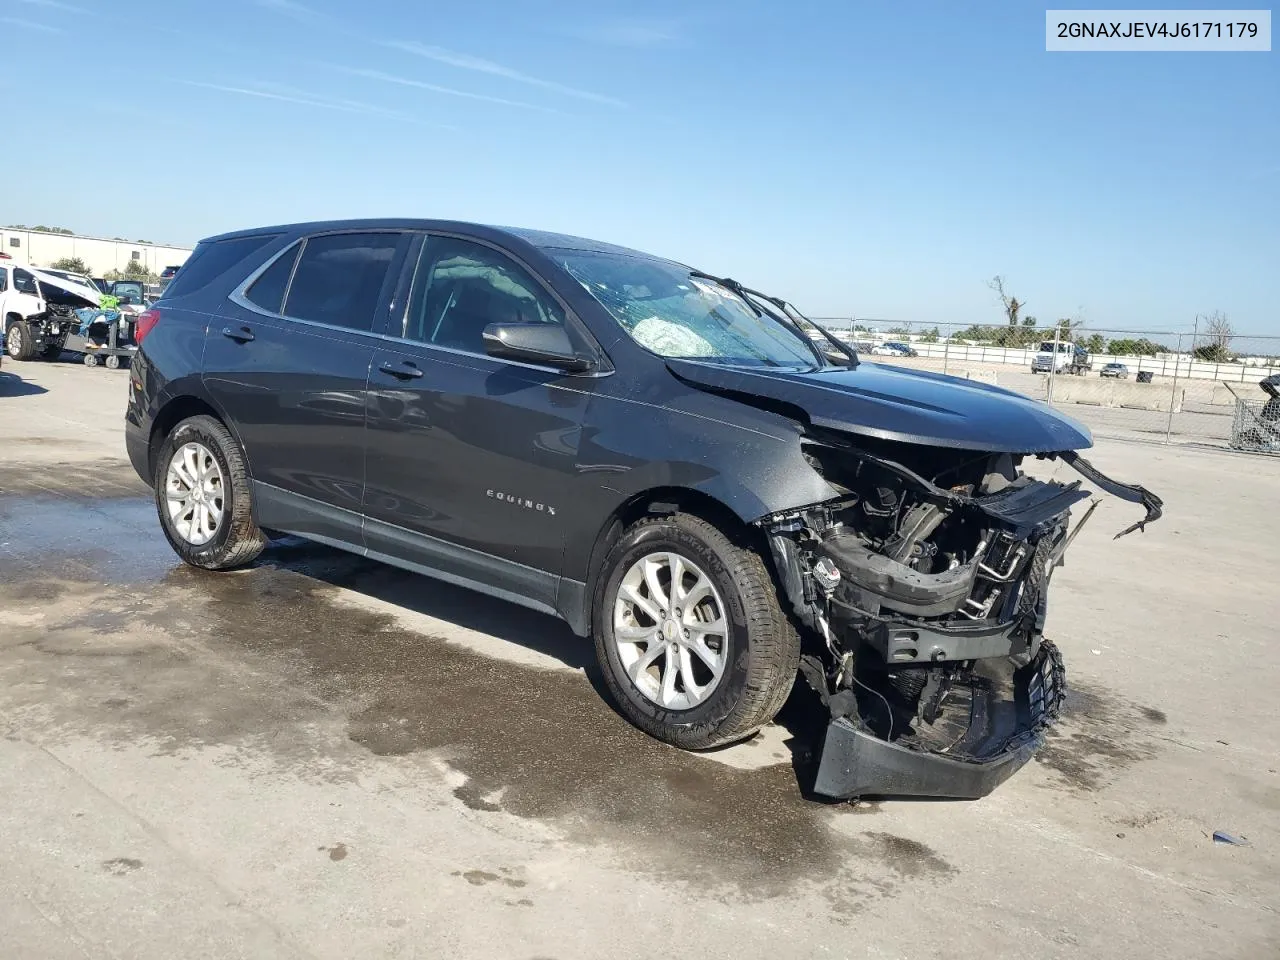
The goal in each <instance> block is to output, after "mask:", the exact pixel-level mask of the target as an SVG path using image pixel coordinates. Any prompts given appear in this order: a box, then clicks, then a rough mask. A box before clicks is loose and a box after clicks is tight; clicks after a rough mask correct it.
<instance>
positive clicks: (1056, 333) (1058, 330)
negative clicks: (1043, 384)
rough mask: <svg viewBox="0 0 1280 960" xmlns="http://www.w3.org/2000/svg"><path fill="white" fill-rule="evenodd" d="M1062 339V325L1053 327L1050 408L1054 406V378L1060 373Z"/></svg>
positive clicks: (1058, 324)
mask: <svg viewBox="0 0 1280 960" xmlns="http://www.w3.org/2000/svg"><path fill="white" fill-rule="evenodd" d="M1061 339H1062V324H1061V323H1055V324H1054V325H1053V361H1052V362H1051V363H1050V364H1049V395H1048V401H1049V406H1053V378H1054V376H1055V375H1056V374H1057V372H1058V343H1059V342H1060V341H1061Z"/></svg>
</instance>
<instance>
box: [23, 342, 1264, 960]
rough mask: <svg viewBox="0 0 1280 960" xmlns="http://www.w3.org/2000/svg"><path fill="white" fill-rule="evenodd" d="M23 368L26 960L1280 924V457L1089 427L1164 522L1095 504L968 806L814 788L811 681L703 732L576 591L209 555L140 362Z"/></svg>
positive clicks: (1245, 946)
mask: <svg viewBox="0 0 1280 960" xmlns="http://www.w3.org/2000/svg"><path fill="white" fill-rule="evenodd" d="M4 371H5V372H4V373H3V374H0V413H2V414H3V416H0V850H2V851H3V853H4V857H3V863H4V866H3V869H0V956H3V957H5V958H6V960H8V958H13V960H22V958H62V957H85V956H89V957H120V958H126V957H127V958H152V957H154V958H165V960H169V958H173V957H183V958H198V957H218V958H222V957H253V958H260V957H333V958H339V957H342V958H346V957H350V956H353V955H360V956H365V957H414V956H423V957H427V956H432V957H434V956H442V955H443V956H450V957H460V958H471V957H476V958H480V957H486V958H487V957H503V958H507V957H511V958H526V960H533V958H544V960H545V958H559V960H568V958H575V957H584V958H587V957H589V958H597V957H601V956H609V957H614V958H632V957H635V958H641V957H654V956H670V957H700V958H703V957H705V958H715V957H726V958H728V957H735V958H740V957H742V956H750V957H754V956H761V957H765V956H768V957H797V958H798V957H804V958H811V957H815V956H824V955H831V956H840V957H902V958H912V960H917V958H929V957H946V958H948V960H964V958H969V957H975V958H977V957H982V958H989V957H992V956H997V957H1004V956H1011V957H1012V956H1019V957H1022V956H1036V957H1045V958H1051V957H1090V958H1113V957H1114V958H1122V957H1123V958H1131V957H1148V956H1152V957H1155V956H1158V957H1161V958H1162V960H1168V958H1182V957H1185V958H1196V960H1202V958H1211V957H1213V958H1218V957H1220V958H1235V960H1254V958H1262V957H1268V956H1276V955H1277V954H1278V953H1280V916H1278V915H1277V909H1278V905H1280V896H1278V895H1277V894H1278V892H1280V891H1278V889H1277V888H1278V887H1280V881H1278V880H1277V877H1278V876H1280V853H1278V851H1280V774H1277V767H1278V766H1280V749H1278V748H1277V740H1278V734H1280V720H1277V716H1276V710H1275V706H1274V704H1275V696H1274V691H1275V689H1276V688H1277V686H1278V685H1280V683H1278V681H1280V669H1278V668H1277V666H1276V658H1275V657H1274V655H1273V651H1272V649H1271V647H1272V644H1273V643H1274V638H1275V634H1276V626H1277V624H1280V590H1277V589H1276V587H1275V584H1276V575H1275V567H1274V563H1275V544H1276V542H1277V540H1278V535H1280V509H1278V507H1277V505H1278V504H1280V462H1277V461H1276V460H1264V459H1251V458H1246V457H1242V456H1237V455H1230V454H1220V453H1210V452H1204V451H1197V450H1192V449H1185V448H1183V449H1178V448H1164V447H1159V446H1151V445H1141V444H1119V443H1113V442H1100V443H1099V445H1098V448H1097V450H1096V451H1095V452H1094V455H1093V459H1094V461H1095V462H1096V463H1097V464H1098V465H1099V466H1101V467H1102V468H1103V469H1105V470H1106V471H1107V472H1109V473H1112V474H1113V475H1115V476H1117V477H1120V478H1123V479H1132V480H1134V481H1138V482H1142V483H1144V484H1147V485H1149V486H1150V487H1151V488H1153V489H1155V490H1156V491H1157V492H1158V493H1160V494H1161V495H1162V496H1163V497H1164V498H1165V501H1166V504H1167V516H1166V519H1165V520H1162V521H1161V522H1160V523H1157V524H1155V525H1154V526H1152V527H1151V528H1150V529H1149V530H1148V532H1147V533H1146V534H1143V535H1138V534H1135V535H1133V536H1131V537H1127V538H1125V539H1123V540H1120V541H1118V542H1112V541H1111V539H1110V538H1111V535H1112V534H1113V533H1114V532H1115V531H1116V530H1118V529H1120V528H1121V527H1122V526H1124V525H1126V524H1127V523H1128V522H1129V520H1130V519H1131V516H1130V514H1131V512H1132V509H1133V508H1131V507H1129V506H1127V505H1125V504H1121V503H1118V502H1115V501H1106V502H1104V504H1103V506H1102V507H1101V508H1100V509H1099V511H1098V513H1097V515H1096V516H1095V517H1094V518H1093V520H1092V521H1091V522H1090V525H1089V526H1088V527H1087V528H1085V530H1084V532H1083V533H1082V534H1081V535H1080V537H1079V539H1078V540H1077V541H1076V542H1075V544H1074V545H1073V547H1072V551H1071V553H1070V554H1069V556H1068V563H1067V566H1066V567H1065V568H1063V569H1062V570H1060V571H1059V572H1058V574H1057V575H1056V577H1055V588H1054V595H1053V599H1052V606H1051V609H1050V621H1049V628H1050V634H1051V635H1053V636H1054V637H1056V639H1057V640H1058V642H1059V644H1060V645H1061V646H1062V648H1063V650H1064V653H1065V655H1066V657H1067V664H1068V671H1069V676H1070V679H1071V682H1072V694H1071V700H1070V709H1069V711H1068V716H1067V717H1066V719H1065V720H1064V721H1063V722H1062V723H1061V724H1060V726H1059V728H1058V731H1057V733H1056V734H1055V735H1054V738H1053V740H1052V742H1051V744H1050V745H1049V747H1048V748H1047V749H1046V750H1045V751H1044V752H1043V753H1042V754H1041V756H1040V758H1039V760H1038V761H1037V762H1036V763H1034V764H1032V765H1031V766H1029V767H1028V768H1026V769H1024V770H1023V771H1021V772H1020V773H1019V774H1018V775H1017V776H1015V777H1014V778H1013V779H1012V780H1011V781H1010V782H1008V783H1007V784H1005V785H1004V786H1003V787H1002V788H1001V789H1000V790H999V791H997V792H996V793H995V794H994V795H993V796H992V797H990V798H988V799H986V800H983V801H981V802H978V803H908V802H883V803H873V804H861V805H848V804H843V805H828V804H821V803H816V802H814V801H812V800H809V799H806V798H805V796H804V791H803V788H804V787H805V786H807V784H805V783H804V779H805V776H806V775H807V774H809V772H810V767H809V760H810V757H809V748H810V746H811V736H812V733H813V730H812V728H811V724H810V719H811V714H810V713H809V712H808V709H807V706H808V705H807V704H806V703H805V702H804V698H803V697H801V696H799V695H797V696H796V697H793V701H792V703H791V704H789V705H788V708H787V710H786V711H784V714H783V717H782V718H781V719H782V721H783V722H782V723H781V724H780V725H778V726H775V727H772V728H770V729H769V730H767V731H765V732H764V734H762V735H761V736H760V737H759V738H757V739H756V740H754V741H752V742H751V743H748V744H745V745H741V746H738V747H734V748H732V749H730V750H727V751H724V752H721V753H718V754H715V755H712V756H693V755H689V754H685V753H681V752H678V751H676V750H673V749H671V748H668V747H666V746H663V745H661V744H658V743H656V742H654V741H652V740H650V739H648V738H647V737H645V736H643V735H642V734H640V733H639V732H637V731H636V730H634V729H633V728H631V727H630V726H628V725H627V724H626V723H625V722H624V721H623V720H622V719H621V718H620V717H619V716H618V715H617V714H615V713H614V711H613V710H612V709H611V708H610V706H609V704H608V701H607V699H606V698H605V697H604V695H603V694H602V692H601V684H600V683H599V682H598V678H597V676H596V673H595V670H594V666H593V662H592V651H591V650H590V648H589V646H588V645H586V644H583V643H582V642H581V641H579V640H577V639H575V638H574V637H573V636H572V635H571V634H570V633H569V631H568V630H567V629H566V628H565V627H564V626H563V625H562V624H560V623H558V622H557V621H555V620H553V619H550V618H547V617H543V616H540V615H538V614H534V613H530V612H527V611H524V610H521V609H519V608H516V607H511V606H507V605H505V604H501V603H498V602H496V601H492V600H489V599H485V598H482V597H480V596H478V595H475V594H471V593H469V592H467V591H464V590H460V589H455V588H453V587H449V586H446V585H443V584H437V583H435V582H432V581H429V580H425V579H422V578H419V577H415V576H412V575H409V574H404V573H400V572H398V571H395V570H392V569H390V568H387V567H383V566H379V565H378V564H375V563H371V562H369V561H365V560H362V559H359V558H355V557H351V556H347V555H344V554H341V553H338V552H336V551H333V550H330V549H328V548H324V547H319V546H314V545H309V544H306V543H304V542H301V541H296V540H289V541H283V542H280V543H278V544H276V545H275V546H273V547H272V548H271V549H270V550H268V551H267V552H266V553H265V554H264V555H263V556H262V558H261V559H260V561H259V562H258V563H257V564H256V565H255V566H254V567H253V568H251V569H249V570H246V571H243V572H238V573H233V574H208V573H203V572H199V571H195V570H191V569H188V568H185V567H183V566H182V565H181V564H180V563H179V562H178V561H177V559H176V558H175V556H174V555H173V554H172V552H171V551H170V550H169V548H168V546H167V544H166V543H165V541H164V539H163V537H162V536H161V534H160V531H159V528H158V526H157V522H156V519H155V514H154V508H153V507H152V505H151V501H150V500H149V498H148V492H147V490H146V489H145V487H143V485H142V484H140V483H139V482H138V481H137V479H136V477H134V475H133V473H132V470H131V469H130V468H129V466H128V464H127V463H126V462H125V461H124V459H123V456H124V454H123V449H122V440H121V421H120V414H121V411H122V409H123V404H124V394H125V376H126V375H125V374H124V372H123V371H120V372H113V371H106V370H101V369H98V370H89V369H85V368H82V367H79V366H75V365H70V364H36V363H27V364H17V363H11V362H6V363H5V366H4ZM15 373H16V374H20V375H21V376H22V378H23V381H22V382H18V381H15V380H14V379H13V377H12V376H11V375H12V374H15ZM1218 829H1222V830H1227V831H1229V832H1231V833H1233V834H1236V835H1243V836H1244V837H1247V838H1248V840H1249V844H1250V845H1249V846H1238V847H1233V846H1224V845H1215V844H1214V843H1212V842H1211V839H1210V836H1211V834H1212V832H1213V831H1214V830H1218Z"/></svg>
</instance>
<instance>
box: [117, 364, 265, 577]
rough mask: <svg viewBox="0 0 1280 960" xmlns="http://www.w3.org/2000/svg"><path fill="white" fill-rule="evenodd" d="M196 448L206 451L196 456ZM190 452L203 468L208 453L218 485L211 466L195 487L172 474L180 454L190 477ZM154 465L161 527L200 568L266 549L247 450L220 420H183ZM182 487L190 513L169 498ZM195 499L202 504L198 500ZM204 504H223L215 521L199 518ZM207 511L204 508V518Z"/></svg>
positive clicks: (228, 565) (240, 561) (222, 565)
mask: <svg viewBox="0 0 1280 960" xmlns="http://www.w3.org/2000/svg"><path fill="white" fill-rule="evenodd" d="M95 359H96V358H95ZM192 447H195V448H199V450H200V451H203V452H201V453H198V454H196V453H194V451H192V450H191V449H190V448H192ZM189 453H190V454H192V455H193V456H194V457H195V460H196V461H197V465H198V466H199V467H200V468H201V470H203V469H204V467H205V465H206V463H207V461H206V459H205V457H206V455H207V457H208V458H209V459H211V460H212V461H213V464H214V465H216V468H217V481H218V482H217V483H214V482H213V480H212V477H213V470H212V467H210V468H209V470H208V476H209V477H210V479H209V481H207V482H203V483H200V484H196V485H192V484H185V485H184V484H183V482H182V481H181V480H180V479H175V478H174V477H171V475H170V466H171V464H173V462H174V459H175V456H177V457H179V458H180V460H181V462H182V463H183V469H184V470H185V471H187V475H188V476H189V475H191V474H190V472H189V467H187V464H188V463H189V462H190V461H188V460H187V459H186V458H187V455H188V454H189ZM155 464H156V466H155V476H154V477H153V478H152V487H153V489H154V490H155V501H156V512H157V514H158V515H159V517H160V526H161V527H162V528H163V530H164V535H165V537H166V539H168V541H169V545H170V546H171V547H173V550H174V552H175V553H177V554H178V556H179V557H181V558H182V559H183V560H184V561H185V562H186V563H189V564H190V565H191V566H193V567H199V568H201V569H202V570H233V569H235V568H237V567H243V566H244V565H245V564H247V563H249V562H251V561H252V560H253V559H254V558H255V557H257V556H258V554H260V553H261V552H262V550H263V548H264V547H265V546H266V545H267V539H266V537H264V536H263V534H262V531H261V530H259V529H258V526H257V524H255V523H254V522H253V500H252V492H251V488H250V485H249V472H248V469H247V468H246V465H245V460H244V454H243V452H242V451H241V450H240V444H239V443H237V442H236V439H235V437H233V436H232V435H231V432H230V431H229V430H228V429H227V428H226V427H225V426H223V425H222V424H221V423H220V422H219V421H217V420H216V419H214V418H213V417H209V416H198V417H190V418H188V419H186V420H183V421H182V422H181V423H179V424H178V425H177V426H175V427H174V428H173V430H171V431H170V432H169V435H168V436H167V437H165V438H164V440H163V442H161V444H160V446H159V448H158V450H157V451H156V457H155ZM195 486H199V487H200V488H201V489H200V494H199V496H198V497H196V496H194V495H193V494H194V489H195ZM184 489H185V491H186V492H187V493H188V494H189V496H188V498H187V500H186V502H185V505H186V506H191V507H192V512H188V511H186V510H184V509H183V506H184V504H183V502H182V501H178V500H176V499H175V500H171V497H170V494H172V493H181V492H182V491H183V490H184ZM197 499H198V500H199V503H194V501H195V500H197ZM171 503H172V504H173V506H174V509H175V510H177V515H176V516H175V515H173V513H171V510H170V504H171ZM200 504H206V505H209V504H211V505H213V506H214V507H217V506H218V505H220V515H219V517H218V520H217V523H216V524H211V523H208V522H200V521H199V519H198V517H197V514H196V513H195V512H194V511H195V509H196V507H198V506H199V505H200ZM208 515H209V513H208V512H206V514H205V518H206V521H207V518H208ZM184 516H187V517H190V519H184ZM211 528H212V529H211ZM205 534H210V535H209V536H208V537H207V539H203V537H204V535H205Z"/></svg>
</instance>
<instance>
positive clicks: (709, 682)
mask: <svg viewBox="0 0 1280 960" xmlns="http://www.w3.org/2000/svg"><path fill="white" fill-rule="evenodd" d="M728 641H729V625H728V620H727V619H726V617H725V606H724V602H723V601H722V600H721V598H720V594H719V592H718V591H717V590H716V588H715V586H714V585H713V584H712V582H711V579H710V578H709V577H708V576H707V575H706V574H705V573H704V572H703V571H702V570H701V569H700V568H699V567H698V566H697V564H695V563H693V562H692V561H691V560H688V559H687V558H685V557H682V556H680V554H678V553H669V552H662V553H650V554H648V555H646V556H644V557H642V558H640V559H639V560H637V561H636V562H635V563H633V564H632V565H631V567H630V568H629V569H628V570H627V573H626V575H625V576H624V577H623V578H622V582H621V583H620V584H619V585H618V593H617V596H616V598H615V600H614V605H613V643H614V646H615V648H616V650H617V653H618V659H619V660H620V661H621V663H622V668H623V670H624V671H625V672H626V675H627V676H628V677H629V678H630V680H631V682H632V683H633V684H634V685H635V687H636V689H637V690H639V691H640V693H641V694H643V695H644V696H645V697H646V698H647V699H649V700H651V701H653V702H654V703H656V704H658V705H659V706H661V707H664V708H666V709H668V710H690V709H693V708H694V707H696V706H698V705H699V704H701V703H703V702H705V701H706V699H707V698H708V697H709V696H711V694H712V692H713V691H714V690H715V688H716V686H717V685H718V684H719V683H720V679H721V677H723V676H724V670H725V664H726V663H727V660H728V652H729V643H728Z"/></svg>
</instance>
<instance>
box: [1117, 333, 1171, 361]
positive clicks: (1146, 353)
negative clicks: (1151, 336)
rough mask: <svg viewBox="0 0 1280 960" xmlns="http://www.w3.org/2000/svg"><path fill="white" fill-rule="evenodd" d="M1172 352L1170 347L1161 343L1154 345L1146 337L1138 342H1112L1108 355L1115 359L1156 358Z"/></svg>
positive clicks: (1131, 340)
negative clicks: (1127, 357)
mask: <svg viewBox="0 0 1280 960" xmlns="http://www.w3.org/2000/svg"><path fill="white" fill-rule="evenodd" d="M1170 352H1171V351H1170V350H1169V349H1168V347H1165V346H1163V345H1162V344H1159V343H1154V342H1152V341H1151V340H1148V339H1147V338H1146V337H1142V338H1140V339H1138V340H1133V339H1129V338H1124V339H1120V340H1112V341H1111V342H1110V343H1108V344H1107V353H1109V354H1110V355H1111V356H1113V357H1121V356H1131V357H1154V356H1155V355H1156V354H1158V353H1170Z"/></svg>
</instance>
